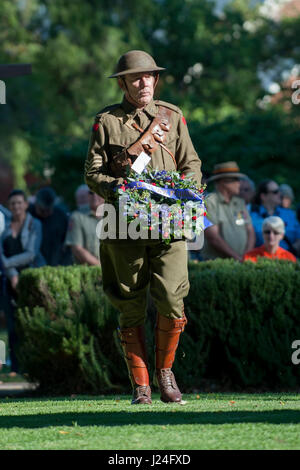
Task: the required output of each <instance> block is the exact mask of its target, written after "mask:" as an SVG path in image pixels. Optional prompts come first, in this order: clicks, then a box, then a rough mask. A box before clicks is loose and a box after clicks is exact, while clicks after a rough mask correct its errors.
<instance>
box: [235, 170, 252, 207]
mask: <svg viewBox="0 0 300 470" xmlns="http://www.w3.org/2000/svg"><path fill="white" fill-rule="evenodd" d="M239 196H240V197H241V198H242V199H244V201H245V203H246V207H247V211H248V212H250V210H251V204H252V202H253V199H254V196H255V183H254V181H252V180H251V179H250V178H248V177H247V176H246V177H245V178H241V180H240V193H239Z"/></svg>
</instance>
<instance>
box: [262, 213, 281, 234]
mask: <svg viewBox="0 0 300 470" xmlns="http://www.w3.org/2000/svg"><path fill="white" fill-rule="evenodd" d="M267 227H270V228H271V229H273V230H276V232H279V233H282V234H284V233H285V225H284V222H283V220H282V219H281V218H280V217H277V216H275V215H271V216H270V217H267V218H266V219H265V220H264V221H263V224H262V230H263V231H264V230H265V229H266V228H267Z"/></svg>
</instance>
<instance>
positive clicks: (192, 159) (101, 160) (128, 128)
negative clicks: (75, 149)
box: [85, 98, 201, 201]
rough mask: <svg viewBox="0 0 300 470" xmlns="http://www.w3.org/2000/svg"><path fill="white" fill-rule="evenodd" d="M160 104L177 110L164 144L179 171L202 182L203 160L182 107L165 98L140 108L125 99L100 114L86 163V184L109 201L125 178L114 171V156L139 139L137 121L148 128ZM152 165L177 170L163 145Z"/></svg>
mask: <svg viewBox="0 0 300 470" xmlns="http://www.w3.org/2000/svg"><path fill="white" fill-rule="evenodd" d="M159 105H163V106H166V107H168V108H169V109H171V110H172V111H173V112H172V115H171V127H170V131H169V132H168V133H167V139H166V140H165V142H164V145H165V146H166V147H167V148H168V149H169V150H170V151H171V152H172V154H173V155H174V156H175V159H176V162H177V169H178V171H180V172H182V173H185V174H187V173H193V177H194V179H195V181H196V182H197V183H199V184H200V183H201V161H200V159H199V157H198V155H197V153H196V151H195V149H194V147H193V144H192V141H191V139H190V136H189V133H188V129H187V125H186V121H185V119H184V117H183V115H182V112H181V111H180V109H179V108H177V107H176V106H173V105H172V104H169V103H165V102H163V101H153V100H152V101H151V102H150V103H149V104H148V105H147V106H146V107H145V108H144V109H143V110H139V109H137V108H135V107H133V106H132V105H131V104H130V103H129V102H128V101H127V100H126V99H125V98H124V99H123V102H122V103H121V104H120V105H114V106H110V107H108V108H106V109H105V110H103V111H102V112H100V113H99V114H97V116H96V119H95V125H94V127H93V132H92V135H91V138H90V144H89V150H88V156H87V159H86V163H85V180H86V183H87V184H88V185H89V187H90V188H91V189H92V190H93V191H94V192H95V193H97V194H99V195H100V196H102V197H103V198H104V199H105V200H106V201H109V200H110V199H111V196H112V195H113V188H114V187H115V186H116V185H117V184H121V183H122V181H123V180H122V178H115V177H114V176H113V175H112V174H111V172H110V167H109V164H110V161H111V159H112V157H113V156H114V155H116V154H117V153H119V152H121V151H122V150H123V149H125V148H127V147H129V146H130V145H131V144H133V143H134V142H136V141H137V140H138V139H139V137H140V135H141V134H140V132H139V131H138V130H137V129H135V128H134V127H133V126H132V124H133V123H134V122H135V123H136V124H137V125H138V126H139V127H141V128H142V129H144V130H145V129H146V128H147V127H148V126H149V124H150V123H151V122H152V120H153V119H154V118H155V116H156V115H157V113H158V107H159ZM148 167H149V168H155V169H158V170H175V169H176V168H175V164H174V162H173V159H172V157H171V156H170V155H169V153H168V152H167V151H166V150H164V149H163V148H161V147H159V148H158V149H157V150H156V152H154V154H152V157H151V161H150V163H149V164H148Z"/></svg>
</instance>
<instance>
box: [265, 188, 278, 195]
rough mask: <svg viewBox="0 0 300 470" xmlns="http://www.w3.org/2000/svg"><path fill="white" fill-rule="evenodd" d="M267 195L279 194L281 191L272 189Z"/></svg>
mask: <svg viewBox="0 0 300 470" xmlns="http://www.w3.org/2000/svg"><path fill="white" fill-rule="evenodd" d="M267 193H271V194H278V193H279V189H272V190H270V191H267Z"/></svg>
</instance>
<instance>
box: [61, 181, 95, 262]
mask: <svg viewBox="0 0 300 470" xmlns="http://www.w3.org/2000/svg"><path fill="white" fill-rule="evenodd" d="M88 198H89V199H88V200H89V208H90V210H89V212H88V213H86V214H85V213H83V212H80V211H75V212H73V214H72V215H71V217H70V221H69V227H68V232H67V236H66V241H65V244H66V246H70V247H71V250H72V254H73V257H74V260H75V262H76V263H78V264H88V265H91V266H92V265H99V264H100V261H99V259H100V257H99V247H100V240H99V238H98V237H97V234H96V227H97V224H98V223H99V220H100V218H99V216H97V215H96V212H97V208H98V206H100V205H101V204H103V203H104V199H103V198H102V197H100V196H98V194H96V193H93V192H92V191H90V190H89V195H88Z"/></svg>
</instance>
